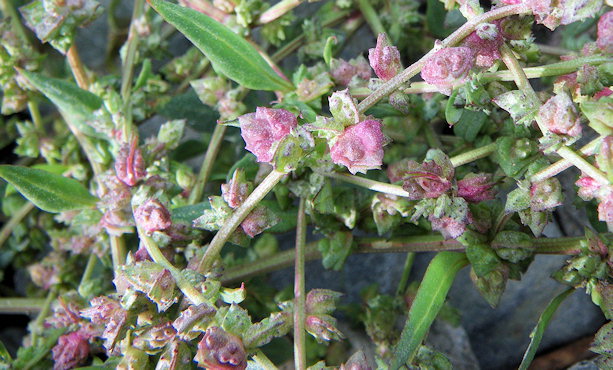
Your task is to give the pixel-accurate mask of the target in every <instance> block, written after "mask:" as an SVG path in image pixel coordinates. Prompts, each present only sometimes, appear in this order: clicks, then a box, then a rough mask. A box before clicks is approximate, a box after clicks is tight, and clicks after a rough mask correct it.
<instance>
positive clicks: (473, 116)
mask: <svg viewBox="0 0 613 370" xmlns="http://www.w3.org/2000/svg"><path fill="white" fill-rule="evenodd" d="M486 120H487V114H485V113H483V112H478V111H473V110H468V109H462V117H460V119H459V120H458V123H456V124H455V125H453V133H454V134H455V135H456V136H459V137H461V138H463V139H464V140H466V141H468V142H473V141H475V139H476V138H477V134H479V131H481V128H482V127H483V124H484V123H485V121H486Z"/></svg>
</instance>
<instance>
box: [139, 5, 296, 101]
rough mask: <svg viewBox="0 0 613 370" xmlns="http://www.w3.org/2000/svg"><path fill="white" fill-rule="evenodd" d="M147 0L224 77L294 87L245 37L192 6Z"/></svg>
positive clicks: (255, 85) (265, 86) (258, 86)
mask: <svg viewBox="0 0 613 370" xmlns="http://www.w3.org/2000/svg"><path fill="white" fill-rule="evenodd" d="M148 1H149V4H150V5H151V6H152V7H153V8H154V9H155V10H156V11H157V12H158V13H160V15H161V16H162V17H163V18H164V19H165V20H166V22H168V23H170V24H172V25H173V26H175V27H176V28H177V30H179V32H181V33H182V34H183V35H185V37H187V38H188V39H189V40H190V41H191V42H192V43H193V44H194V45H196V47H197V48H198V49H200V51H202V52H203V53H204V55H206V57H207V58H208V59H209V60H210V61H211V63H212V65H213V68H214V69H215V71H217V72H218V73H222V74H223V75H225V76H226V77H227V78H229V79H231V80H233V81H235V82H237V83H238V84H240V85H242V86H244V87H247V88H249V89H252V90H270V91H274V90H284V91H285V90H293V86H292V84H291V83H289V82H287V81H285V80H284V79H282V78H281V77H280V76H279V75H278V74H277V73H275V71H274V70H273V69H272V68H271V67H270V65H268V63H266V61H265V60H264V58H262V56H261V55H260V54H259V53H258V51H257V50H256V49H255V48H254V47H253V46H252V45H251V44H250V43H248V42H247V41H246V40H245V39H244V38H242V37H240V36H239V35H237V34H235V33H234V32H233V31H232V30H230V29H229V28H227V27H226V26H224V25H223V24H221V23H219V22H217V21H215V20H214V19H212V18H211V17H209V16H206V15H204V14H202V13H200V12H197V11H195V10H192V9H189V8H185V7H182V6H179V5H175V4H172V3H170V2H167V1H164V0H148Z"/></svg>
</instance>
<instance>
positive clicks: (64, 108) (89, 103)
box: [20, 70, 104, 137]
mask: <svg viewBox="0 0 613 370" xmlns="http://www.w3.org/2000/svg"><path fill="white" fill-rule="evenodd" d="M20 73H21V74H22V75H23V76H24V77H25V78H26V79H27V80H28V81H29V82H30V83H31V84H32V85H34V87H35V88H36V89H37V90H39V91H40V92H41V93H42V94H43V95H45V96H46V97H47V98H48V99H49V100H51V101H52V102H53V104H55V105H56V106H57V107H58V109H59V110H60V113H61V114H62V116H63V117H64V119H65V120H66V121H68V122H69V123H70V124H71V125H74V126H75V127H76V128H78V129H79V131H81V132H83V133H85V134H86V135H89V136H95V137H104V135H102V134H101V133H100V132H98V131H96V130H95V129H94V128H93V127H92V126H91V125H89V124H87V123H91V122H94V121H100V120H101V118H103V116H102V115H101V112H104V110H103V111H101V110H100V109H101V108H102V109H103V104H102V103H103V102H102V99H100V98H99V97H98V96H97V95H94V94H92V93H91V92H89V91H87V90H83V89H81V88H80V87H78V86H77V85H75V84H73V83H70V82H68V81H64V80H60V79H57V78H52V77H46V76H43V75H41V74H38V73H34V72H28V71H26V70H20Z"/></svg>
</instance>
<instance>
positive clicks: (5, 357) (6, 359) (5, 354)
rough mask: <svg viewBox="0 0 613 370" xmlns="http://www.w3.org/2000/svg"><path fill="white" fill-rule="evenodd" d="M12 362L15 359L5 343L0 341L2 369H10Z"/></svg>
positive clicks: (0, 364) (0, 365)
mask: <svg viewBox="0 0 613 370" xmlns="http://www.w3.org/2000/svg"><path fill="white" fill-rule="evenodd" d="M12 361H13V359H12V358H11V355H10V353H9V351H8V349H6V346H5V345H4V343H2V341H0V368H4V367H6V368H8V367H9V365H10V364H11V362H12Z"/></svg>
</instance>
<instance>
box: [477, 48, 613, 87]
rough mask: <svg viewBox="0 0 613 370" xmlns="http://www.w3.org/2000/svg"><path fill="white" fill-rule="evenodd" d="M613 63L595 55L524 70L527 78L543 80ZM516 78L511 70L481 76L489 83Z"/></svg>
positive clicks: (483, 80) (608, 58)
mask: <svg viewBox="0 0 613 370" xmlns="http://www.w3.org/2000/svg"><path fill="white" fill-rule="evenodd" d="M611 61H613V58H611V57H610V56H606V55H593V56H589V57H582V58H576V59H572V60H567V61H563V62H558V63H552V64H547V65H543V66H538V67H526V68H523V71H524V74H525V75H526V77H527V78H541V77H550V76H561V75H565V74H569V73H572V72H575V71H577V69H579V68H580V67H582V66H584V65H586V64H589V65H594V66H596V65H600V64H603V63H608V62H611ZM514 80H515V76H514V75H513V73H512V72H511V71H510V70H506V71H498V72H489V73H484V74H483V75H482V76H481V81H482V82H489V81H514Z"/></svg>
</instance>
